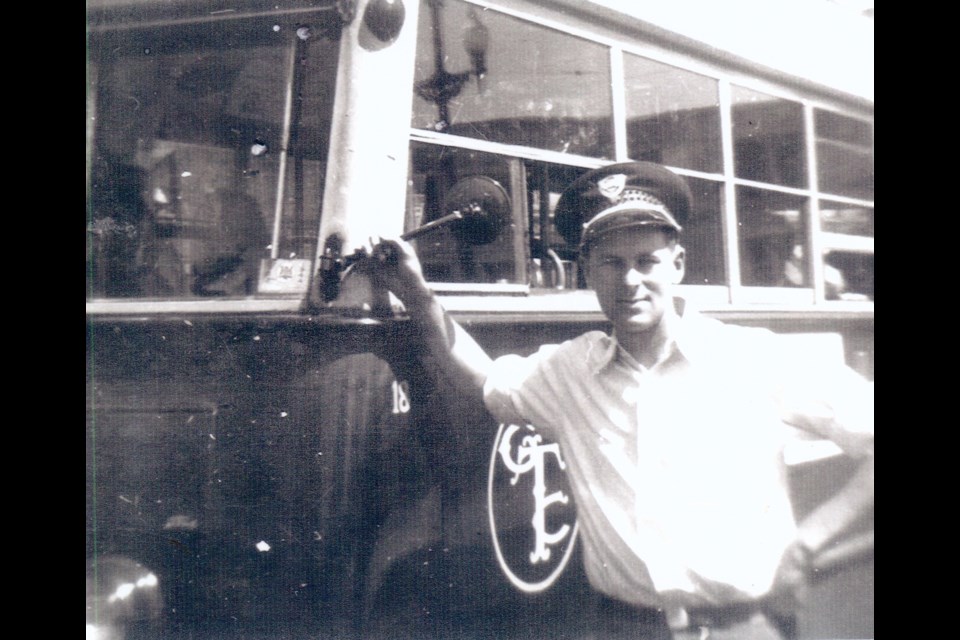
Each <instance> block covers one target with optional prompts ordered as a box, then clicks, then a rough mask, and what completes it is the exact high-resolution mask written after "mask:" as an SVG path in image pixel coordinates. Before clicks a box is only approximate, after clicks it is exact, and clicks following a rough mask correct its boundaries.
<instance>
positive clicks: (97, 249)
mask: <svg viewBox="0 0 960 640" xmlns="http://www.w3.org/2000/svg"><path fill="white" fill-rule="evenodd" d="M111 4H112V3H111ZM138 5H141V6H137V7H136V8H135V10H130V9H128V10H127V11H126V12H125V13H124V14H123V16H121V17H120V18H117V19H114V20H111V19H109V18H110V13H109V12H107V11H103V12H102V13H101V14H97V13H94V14H92V15H95V16H96V15H104V16H106V18H104V19H103V20H101V21H100V22H99V23H97V22H94V23H93V24H92V25H91V27H90V29H89V31H88V56H87V60H88V62H87V79H88V88H87V102H88V105H87V112H88V114H87V115H88V125H87V159H88V162H87V167H88V169H87V170H88V174H89V175H88V184H89V187H88V189H89V191H88V198H87V201H88V204H87V245H86V262H87V278H88V286H87V300H88V301H89V300H91V299H97V298H116V297H121V298H131V297H132V298H168V299H169V298H195V297H213V296H227V297H236V296H249V295H253V294H257V293H264V291H263V290H261V291H258V285H259V286H260V288H261V289H263V282H265V281H266V279H265V278H263V277H262V276H261V274H260V273H259V271H260V269H261V265H263V266H264V267H268V266H270V265H271V264H273V263H271V262H270V260H269V259H271V258H272V259H274V262H275V261H276V259H277V258H281V259H284V260H287V261H289V262H292V263H293V264H296V261H298V260H301V259H307V258H310V257H312V256H313V253H314V252H315V249H316V234H317V228H318V220H319V215H320V202H321V198H322V192H323V183H324V176H325V172H326V171H325V169H326V159H327V157H326V156H327V147H328V140H329V136H330V121H331V112H332V105H333V96H334V81H335V78H336V68H337V61H338V38H337V29H336V28H335V26H334V25H336V24H337V23H336V22H335V21H334V20H335V19H336V18H337V13H336V11H329V10H326V11H315V12H313V13H304V12H296V13H286V14H277V12H276V11H273V12H270V13H262V14H258V13H256V12H250V13H246V14H242V15H240V14H236V13H232V12H231V11H223V12H207V13H205V14H204V15H198V16H197V17H196V18H190V17H186V18H185V17H182V14H183V13H184V12H180V14H178V16H177V17H176V18H174V19H170V18H164V17H162V16H161V17H159V18H156V19H152V14H151V13H150V11H151V9H152V10H153V11H154V12H156V10H157V7H153V6H152V5H151V3H143V2H141V3H138ZM158 6H159V5H158ZM131 15H132V16H136V18H137V19H136V20H135V21H132V20H131V19H130V16H131ZM143 16H150V17H151V19H144V18H143ZM304 262H305V260H304ZM304 269H305V267H304Z"/></svg>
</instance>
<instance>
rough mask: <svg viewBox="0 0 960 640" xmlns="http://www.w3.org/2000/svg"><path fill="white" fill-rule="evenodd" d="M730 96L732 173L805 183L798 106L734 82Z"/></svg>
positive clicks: (783, 182) (787, 183)
mask: <svg viewBox="0 0 960 640" xmlns="http://www.w3.org/2000/svg"><path fill="white" fill-rule="evenodd" d="M732 99H733V145H734V151H733V153H734V161H735V172H736V176H737V177H738V178H744V179H746V180H756V181H758V182H770V183H773V184H778V185H783V186H787V187H806V186H807V176H806V157H807V154H806V147H805V146H804V133H803V131H804V129H803V108H802V106H801V105H800V104H799V103H797V102H792V101H790V100H784V99H782V98H776V97H774V96H769V95H766V94H764V93H760V92H759V91H752V90H750V89H745V88H743V87H738V86H733V87H732Z"/></svg>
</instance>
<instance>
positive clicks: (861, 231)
mask: <svg viewBox="0 0 960 640" xmlns="http://www.w3.org/2000/svg"><path fill="white" fill-rule="evenodd" d="M820 228H821V230H822V231H823V239H824V250H823V260H824V275H825V277H826V280H827V283H826V284H827V289H826V296H827V298H828V299H831V300H873V299H874V298H873V209H871V208H867V207H857V206H853V205H850V204H843V203H840V202H833V201H829V200H823V201H821V202H820Z"/></svg>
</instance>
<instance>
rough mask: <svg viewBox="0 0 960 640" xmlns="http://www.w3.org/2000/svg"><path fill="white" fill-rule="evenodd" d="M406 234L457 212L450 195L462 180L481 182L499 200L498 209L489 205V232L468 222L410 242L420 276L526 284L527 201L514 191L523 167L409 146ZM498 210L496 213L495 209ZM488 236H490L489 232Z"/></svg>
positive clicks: (487, 156)
mask: <svg viewBox="0 0 960 640" xmlns="http://www.w3.org/2000/svg"><path fill="white" fill-rule="evenodd" d="M410 165H411V168H410V178H409V180H408V191H409V193H408V196H407V202H408V205H407V215H406V223H405V231H411V230H412V229H414V228H416V227H420V226H422V225H424V224H426V223H429V222H432V221H434V220H437V219H439V218H441V217H443V216H445V215H447V214H450V213H452V212H453V211H454V210H455V209H457V205H458V204H459V203H458V202H456V201H455V198H453V197H452V196H453V195H454V194H455V193H456V191H455V189H457V188H459V186H461V185H463V184H464V183H463V182H462V181H463V180H464V179H469V178H477V177H482V178H484V179H486V180H487V181H488V182H487V184H489V185H490V188H491V189H492V190H495V191H496V192H497V193H499V194H501V195H502V202H503V204H502V205H499V207H500V208H499V209H498V208H497V207H498V205H497V204H495V203H493V202H488V203H487V206H486V207H485V209H487V210H486V211H485V212H484V213H485V215H489V216H492V217H496V218H499V219H495V220H491V223H490V226H489V228H488V229H482V230H481V229H479V228H477V226H476V225H474V224H472V222H471V221H467V220H463V221H459V222H458V223H454V224H450V225H446V226H443V227H439V228H437V230H435V231H432V232H430V233H429V234H427V235H425V236H422V237H420V238H418V239H416V240H414V241H413V242H414V244H415V246H416V248H417V253H418V255H419V256H420V261H421V263H422V265H423V270H424V274H425V275H426V277H427V279H428V280H430V281H433V282H469V283H494V284H510V283H513V284H518V283H519V284H524V283H525V282H526V265H525V256H526V251H525V249H524V247H523V242H524V237H525V236H524V230H525V227H526V217H527V216H526V198H525V197H524V195H523V194H522V192H521V193H517V192H516V186H517V185H522V184H523V176H522V171H523V167H522V165H521V164H520V162H519V161H518V160H516V159H513V158H509V157H506V156H499V155H495V154H491V153H482V152H479V151H471V150H469V149H457V148H453V147H442V146H436V145H429V144H421V143H413V144H412V145H411V149H410ZM494 209H497V210H494ZM488 231H489V232H488Z"/></svg>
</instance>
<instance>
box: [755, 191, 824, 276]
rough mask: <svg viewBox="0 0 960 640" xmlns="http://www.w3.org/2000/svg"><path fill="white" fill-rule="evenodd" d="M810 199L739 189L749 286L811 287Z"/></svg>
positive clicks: (775, 192) (773, 192) (772, 192)
mask: <svg viewBox="0 0 960 640" xmlns="http://www.w3.org/2000/svg"><path fill="white" fill-rule="evenodd" d="M805 203H806V199H805V198H802V197H799V196H794V195H791V194H787V193H781V192H778V191H770V190H766V189H755V188H752V187H737V241H738V247H739V254H740V256H739V257H740V281H741V284H744V285H747V286H761V287H809V286H811V284H810V269H809V267H808V266H807V262H806V258H805V257H804V255H805V254H804V247H805V246H806V244H807V242H806V237H807V236H806V223H805V220H804V217H803V216H804V215H806V214H805V213H804V211H805V210H807V209H808V207H806V206H805Z"/></svg>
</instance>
